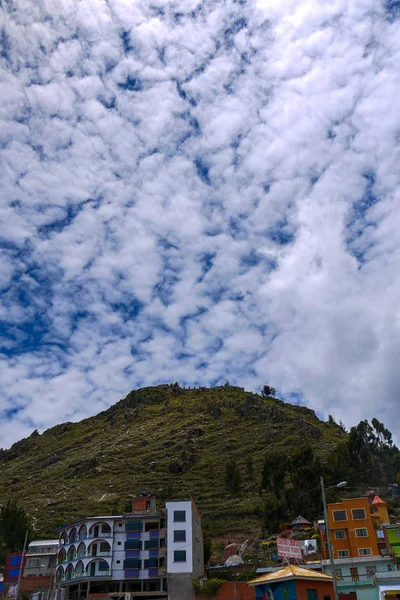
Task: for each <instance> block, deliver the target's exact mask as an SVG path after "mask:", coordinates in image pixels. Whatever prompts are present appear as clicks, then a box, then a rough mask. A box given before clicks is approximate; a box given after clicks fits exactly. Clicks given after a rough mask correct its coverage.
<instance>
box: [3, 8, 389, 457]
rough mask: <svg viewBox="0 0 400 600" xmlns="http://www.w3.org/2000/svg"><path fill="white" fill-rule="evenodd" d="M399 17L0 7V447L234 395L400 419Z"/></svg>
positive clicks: (362, 12) (350, 415) (385, 11)
mask: <svg viewBox="0 0 400 600" xmlns="http://www.w3.org/2000/svg"><path fill="white" fill-rule="evenodd" d="M399 64H400V0H258V1H256V0H196V1H195V0H179V1H174V0H135V1H133V0H37V1H36V2H33V1H32V0H0V152H1V156H0V182H1V201H0V202H1V205H0V236H1V249H0V286H1V305H0V320H1V321H0V341H1V349H0V352H1V354H0V360H1V364H0V419H1V422H0V446H3V447H7V446H9V445H10V444H11V443H12V442H13V441H15V440H16V439H19V438H21V437H23V436H26V435H28V434H30V433H31V432H32V430H33V429H36V428H38V429H39V430H41V431H42V430H43V429H46V428H47V427H50V426H51V425H54V424H56V423H59V422H63V421H66V420H78V419H81V418H83V417H85V416H87V415H91V414H95V413H97V412H99V411H100V410H104V408H106V407H108V406H109V405H110V404H112V403H114V402H115V401H117V400H118V399H120V398H121V397H124V396H125V395H126V393H128V392H129V391H130V390H131V389H133V388H136V387H139V386H144V385H151V384H157V383H161V382H171V381H178V382H179V383H180V384H181V385H187V386H189V385H190V386H193V385H209V384H211V385H216V384H218V383H223V382H224V381H225V380H229V381H230V383H232V384H233V383H234V384H236V385H240V386H243V387H245V388H246V389H249V390H256V391H258V390H259V389H260V388H261V386H262V385H263V384H264V383H270V384H272V385H274V386H275V387H276V388H277V389H278V390H279V394H280V395H281V397H284V398H286V399H290V400H291V401H296V402H301V403H305V404H307V405H308V406H311V407H312V408H314V409H316V410H317V411H318V414H320V415H322V416H323V417H325V418H326V417H327V415H328V414H329V413H332V414H334V415H335V416H336V417H337V418H338V419H342V420H343V421H344V422H345V423H346V424H347V425H351V424H354V423H355V422H358V420H360V419H361V418H365V417H368V418H370V417H372V416H377V417H378V418H380V419H381V420H383V421H384V422H385V423H386V424H387V425H388V426H389V428H391V429H392V430H393V423H395V422H396V419H395V417H396V416H397V418H399V417H400V402H399V399H400V367H399V357H400V335H399V334H400V240H399V233H398V231H399V228H400V203H399V202H400V191H399V190H400V188H399V183H400V182H399V179H400V160H399V159H400V111H399V98H400V69H399Z"/></svg>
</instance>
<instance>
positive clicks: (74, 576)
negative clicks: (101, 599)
mask: <svg viewBox="0 0 400 600" xmlns="http://www.w3.org/2000/svg"><path fill="white" fill-rule="evenodd" d="M110 575H111V571H110V570H107V571H96V572H95V573H90V571H89V572H88V571H83V572H82V573H71V574H70V575H65V576H64V577H62V578H61V579H57V580H56V583H62V582H63V581H72V580H74V579H81V578H82V577H110Z"/></svg>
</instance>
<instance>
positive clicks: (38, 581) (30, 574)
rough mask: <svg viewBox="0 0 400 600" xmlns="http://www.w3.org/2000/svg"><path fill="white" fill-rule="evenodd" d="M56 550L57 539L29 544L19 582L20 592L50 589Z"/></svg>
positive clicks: (54, 568)
mask: <svg viewBox="0 0 400 600" xmlns="http://www.w3.org/2000/svg"><path fill="white" fill-rule="evenodd" d="M57 550H58V539H57V540H36V541H34V542H31V543H30V544H29V546H28V548H27V551H26V553H25V563H24V568H23V571H22V577H21V581H20V586H21V591H22V592H33V591H36V590H48V589H49V588H50V585H51V583H52V580H53V579H54V573H55V570H56V558H57Z"/></svg>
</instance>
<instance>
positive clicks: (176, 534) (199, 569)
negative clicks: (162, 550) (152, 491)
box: [166, 500, 204, 600]
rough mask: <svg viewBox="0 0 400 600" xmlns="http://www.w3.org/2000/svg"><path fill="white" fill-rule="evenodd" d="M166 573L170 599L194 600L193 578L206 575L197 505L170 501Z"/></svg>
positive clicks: (167, 508)
mask: <svg viewBox="0 0 400 600" xmlns="http://www.w3.org/2000/svg"><path fill="white" fill-rule="evenodd" d="M166 512H167V572H168V591H169V597H170V598H171V599H172V598H173V600H180V599H182V600H184V599H186V598H190V597H193V578H195V577H201V576H202V575H203V574H204V553H203V534H202V530H201V519H200V513H199V511H198V510H197V507H196V505H195V504H194V503H193V502H192V501H190V500H188V501H186V502H167V503H166Z"/></svg>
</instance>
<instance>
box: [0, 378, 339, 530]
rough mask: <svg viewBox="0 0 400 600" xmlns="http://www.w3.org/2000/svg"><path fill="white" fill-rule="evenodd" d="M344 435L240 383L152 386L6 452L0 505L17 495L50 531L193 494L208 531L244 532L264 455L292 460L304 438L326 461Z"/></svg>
mask: <svg viewBox="0 0 400 600" xmlns="http://www.w3.org/2000/svg"><path fill="white" fill-rule="evenodd" d="M346 437H347V435H346V434H345V433H344V432H343V431H341V430H340V428H338V427H337V426H335V425H329V424H327V423H324V422H321V421H320V420H319V419H318V418H317V417H316V415H315V413H314V412H313V411H312V410H310V409H307V408H305V407H300V406H293V405H290V404H284V403H283V402H281V401H280V400H276V399H272V398H262V397H261V396H259V395H257V394H252V393H249V392H245V391H244V390H243V389H242V388H238V387H232V386H223V387H216V388H211V389H209V388H198V389H183V388H180V387H179V386H177V384H174V385H161V386H157V387H148V388H143V389H139V390H136V391H132V392H130V393H129V394H128V396H127V397H126V398H125V399H124V400H121V401H120V402H118V403H117V404H115V405H114V406H112V407H111V408H110V409H108V410H107V411H104V412H102V413H100V414H98V415H97V416H95V417H92V418H89V419H85V420H84V421H81V422H80V423H64V424H62V425H57V426H56V427H53V428H52V429H49V430H47V431H45V432H44V433H43V434H42V435H39V434H37V433H34V434H32V435H31V436H30V437H29V438H26V439H23V440H21V441H20V442H17V443H16V444H14V445H13V446H12V447H11V448H10V449H9V450H0V473H1V476H0V503H4V502H5V501H6V500H7V499H9V498H16V499H17V500H18V501H19V502H20V504H21V505H22V506H24V508H26V509H27V511H28V512H29V514H30V515H31V516H32V517H33V519H34V522H35V524H36V528H37V532H38V534H52V533H54V529H55V528H56V527H57V526H59V525H61V524H63V523H68V522H70V521H73V520H76V519H78V518H80V517H83V516H87V515H92V514H93V515H96V514H98V515H100V514H103V515H106V514H119V513H121V512H122V511H123V510H124V509H125V505H126V502H127V500H128V499H129V497H130V496H131V495H133V494H136V493H140V492H142V491H149V492H153V493H154V494H156V495H157V496H158V498H159V499H163V498H165V497H168V498H171V499H174V498H177V499H178V498H185V497H188V496H193V498H194V500H195V501H196V503H197V504H198V506H199V508H200V510H201V512H202V515H203V522H204V525H205V527H206V530H207V532H208V533H209V534H210V535H219V534H222V533H229V532H232V531H243V530H248V529H253V528H256V527H259V526H260V523H261V515H262V512H263V507H264V504H265V500H264V499H263V498H262V496H261V495H260V493H259V488H260V480H261V471H262V465H263V461H264V457H265V455H266V453H268V452H269V451H271V450H274V451H276V450H278V451H280V452H282V455H284V456H288V455H289V454H290V453H291V452H293V450H294V449H295V448H296V447H298V446H299V445H301V444H303V443H304V442H305V441H308V442H311V444H312V445H313V446H314V447H315V449H316V451H317V453H318V454H319V456H320V457H321V459H322V461H323V459H324V457H325V456H326V455H327V454H328V453H329V452H330V451H332V449H333V448H335V447H336V446H337V445H338V444H340V443H341V442H343V441H344V440H345V439H346ZM249 456H251V457H252V461H253V475H252V474H251V472H250V473H249V458H248V457H249ZM232 458H234V459H236V462H237V464H238V465H239V467H240V471H241V476H242V486H241V490H240V491H239V492H238V493H236V494H232V493H228V492H227V490H226V488H225V484H224V478H225V465H226V462H227V460H229V459H232Z"/></svg>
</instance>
